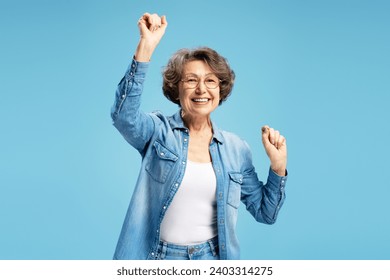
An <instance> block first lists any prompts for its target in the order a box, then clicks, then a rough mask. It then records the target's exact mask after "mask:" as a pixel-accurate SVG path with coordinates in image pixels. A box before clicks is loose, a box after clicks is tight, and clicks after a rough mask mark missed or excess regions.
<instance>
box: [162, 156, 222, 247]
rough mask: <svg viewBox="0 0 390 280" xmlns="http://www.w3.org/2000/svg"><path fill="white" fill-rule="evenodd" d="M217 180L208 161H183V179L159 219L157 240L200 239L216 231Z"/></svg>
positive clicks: (194, 241)
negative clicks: (185, 163) (159, 232)
mask: <svg viewBox="0 0 390 280" xmlns="http://www.w3.org/2000/svg"><path fill="white" fill-rule="evenodd" d="M216 189H217V180H216V177H215V173H214V169H213V166H212V164H211V162H209V163H200V162H192V161H189V160H188V161H187V167H186V171H185V173H184V177H183V181H182V183H181V185H180V187H179V189H178V190H177V192H176V195H175V196H174V198H173V200H172V202H171V204H170V205H169V207H168V209H167V212H166V213H165V216H164V219H163V221H162V223H161V228H160V230H161V240H162V241H165V242H168V243H174V244H178V245H193V244H199V243H203V242H205V241H207V240H209V239H211V238H213V237H215V236H216V235H217V201H216Z"/></svg>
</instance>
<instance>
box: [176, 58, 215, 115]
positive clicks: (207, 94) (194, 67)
mask: <svg viewBox="0 0 390 280" xmlns="http://www.w3.org/2000/svg"><path fill="white" fill-rule="evenodd" d="M182 77H183V79H182V81H181V82H179V99H180V106H181V108H182V110H183V112H184V114H185V115H187V116H189V117H191V118H199V117H200V118H202V117H207V118H208V117H209V116H210V114H211V112H213V111H214V110H215V108H217V107H218V105H219V101H220V94H219V91H220V88H219V86H216V88H208V87H206V84H208V85H209V87H210V85H211V87H214V86H213V83H215V82H216V83H217V84H218V83H219V80H218V78H217V77H216V76H215V75H214V73H213V71H212V70H211V68H210V67H209V66H208V65H207V64H206V63H205V62H204V61H201V60H194V61H190V62H187V63H186V65H185V66H184V69H183V76H182ZM196 80H198V81H199V83H198V84H197V86H195V87H194V88H191V87H193V86H194V84H196ZM205 83H206V84H205ZM191 84H193V85H191Z"/></svg>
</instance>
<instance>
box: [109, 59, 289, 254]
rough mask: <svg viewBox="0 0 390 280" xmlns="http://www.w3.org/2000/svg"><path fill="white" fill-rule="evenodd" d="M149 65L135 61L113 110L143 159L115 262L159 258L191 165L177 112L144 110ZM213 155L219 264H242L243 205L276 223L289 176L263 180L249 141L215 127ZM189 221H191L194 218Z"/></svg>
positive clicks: (117, 124) (259, 218) (115, 120)
mask: <svg viewBox="0 0 390 280" xmlns="http://www.w3.org/2000/svg"><path fill="white" fill-rule="evenodd" d="M148 65H149V64H148V63H141V62H137V61H135V60H133V61H132V62H131V64H130V65H129V67H128V69H127V71H126V74H125V76H124V77H123V79H122V80H121V81H120V83H119V85H118V88H117V91H116V96H115V102H114V105H113V106H112V109H111V117H112V119H113V124H114V126H115V127H116V128H117V129H118V130H119V132H120V133H121V134H122V135H123V137H124V138H125V139H126V140H127V142H129V143H130V145H132V146H133V147H134V148H136V149H137V150H138V151H139V153H140V154H141V157H142V165H141V171H140V173H139V177H138V180H137V183H136V186H135V189H134V193H133V196H132V198H131V201H130V205H129V208H128V210H127V214H126V217H125V220H124V223H123V227H122V230H121V233H120V236H119V240H118V244H117V247H116V250H115V254H114V259H139V260H142V259H157V258H158V255H157V248H158V244H159V241H160V226H161V222H162V220H163V218H164V214H165V213H166V211H167V209H168V207H169V205H170V203H171V202H172V199H173V197H174V196H175V193H176V191H177V190H178V188H179V187H180V184H181V181H182V179H183V176H184V172H185V169H186V164H187V154H188V143H189V141H190V135H189V130H188V128H187V127H186V126H185V125H184V123H183V120H182V119H181V116H180V111H178V112H177V113H176V114H174V115H173V116H169V117H166V116H164V115H162V114H161V113H160V112H153V113H150V114H145V113H143V112H142V111H140V109H139V108H140V103H141V94H142V90H143V83H144V80H145V76H146V72H147V69H148ZM212 126H213V132H214V135H213V138H212V141H211V143H210V147H209V151H210V155H211V158H212V165H213V168H214V172H215V175H216V178H217V190H216V199H217V219H218V220H217V223H218V243H219V254H220V259H239V258H240V247H239V242H238V240H237V236H236V222H237V214H238V208H239V205H240V201H241V202H243V204H244V205H245V206H246V209H247V210H248V211H249V212H250V213H251V214H252V215H253V217H254V218H255V219H256V221H258V222H261V223H266V224H273V223H274V222H275V221H276V218H277V215H278V212H279V209H280V207H281V206H282V204H283V201H284V198H285V192H284V187H285V184H286V179H287V177H286V176H278V175H277V174H276V173H274V172H273V171H272V170H271V169H270V170H269V175H268V180H267V183H266V184H263V183H262V182H261V181H259V179H258V176H257V174H256V172H255V168H254V167H253V165H252V156H251V152H250V150H249V147H248V145H247V144H246V142H244V141H243V140H241V139H240V138H239V137H237V136H236V135H234V134H232V133H229V132H226V131H222V130H219V129H218V128H217V127H216V125H215V124H214V123H212ZM190 218H191V217H189V219H190Z"/></svg>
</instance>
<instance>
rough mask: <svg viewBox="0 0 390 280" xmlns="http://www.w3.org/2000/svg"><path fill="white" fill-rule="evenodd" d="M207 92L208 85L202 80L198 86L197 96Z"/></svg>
mask: <svg viewBox="0 0 390 280" xmlns="http://www.w3.org/2000/svg"><path fill="white" fill-rule="evenodd" d="M206 92H207V88H206V85H205V83H204V81H203V80H200V81H199V83H198V86H197V87H196V93H197V94H204V93H206Z"/></svg>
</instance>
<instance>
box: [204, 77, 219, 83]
mask: <svg viewBox="0 0 390 280" xmlns="http://www.w3.org/2000/svg"><path fill="white" fill-rule="evenodd" d="M206 82H207V83H217V79H214V78H207V79H206Z"/></svg>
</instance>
